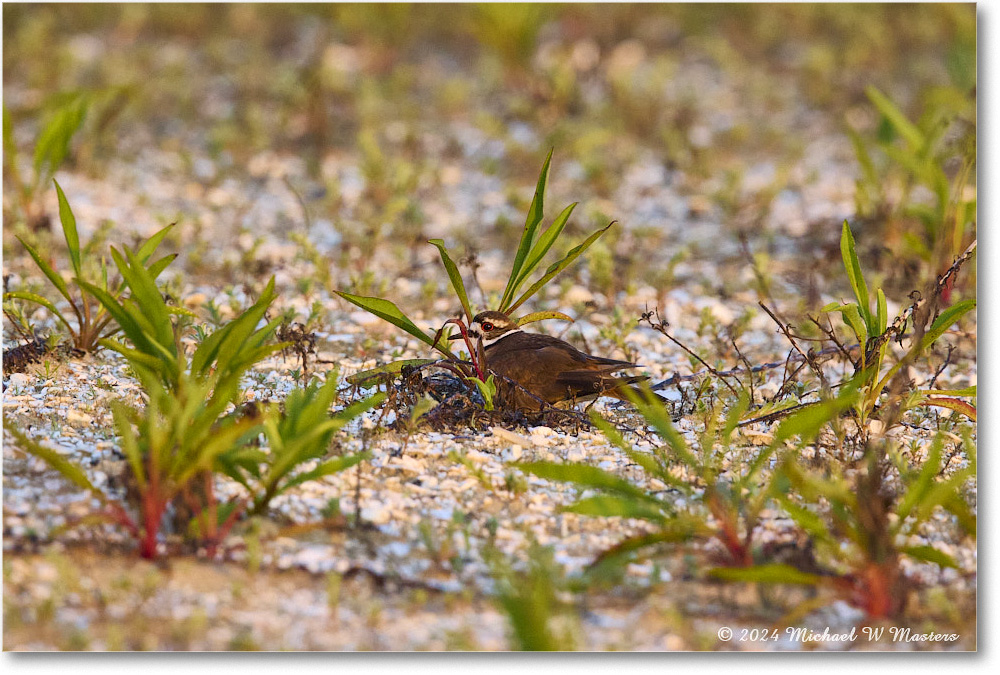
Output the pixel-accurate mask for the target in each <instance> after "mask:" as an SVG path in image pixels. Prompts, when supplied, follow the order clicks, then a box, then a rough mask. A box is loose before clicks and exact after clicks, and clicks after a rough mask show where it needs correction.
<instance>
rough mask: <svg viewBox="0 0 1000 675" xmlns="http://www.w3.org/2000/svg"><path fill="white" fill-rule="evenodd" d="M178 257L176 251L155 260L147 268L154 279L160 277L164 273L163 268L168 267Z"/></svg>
mask: <svg viewBox="0 0 1000 675" xmlns="http://www.w3.org/2000/svg"><path fill="white" fill-rule="evenodd" d="M176 257H177V254H176V253H171V254H170V255H165V256H163V257H162V258H160V259H159V260H157V261H156V262H154V263H153V264H151V265H150V266H149V267H147V268H146V269H147V270H148V271H149V276H151V277H153V278H154V279H156V278H157V277H159V276H160V274H162V273H163V270H165V269H167V265H169V264H170V263H172V262H173V261H174V259H175V258H176Z"/></svg>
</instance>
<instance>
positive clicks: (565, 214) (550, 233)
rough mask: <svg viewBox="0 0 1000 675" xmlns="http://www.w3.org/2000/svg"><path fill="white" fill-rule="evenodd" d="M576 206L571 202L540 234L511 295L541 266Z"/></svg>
mask: <svg viewBox="0 0 1000 675" xmlns="http://www.w3.org/2000/svg"><path fill="white" fill-rule="evenodd" d="M576 204H577V203H576V202H573V203H572V204H570V205H569V206H567V207H566V208H565V209H563V211H562V213H560V214H559V216H558V217H557V218H556V219H555V220H554V221H553V222H552V224H551V225H549V227H548V229H546V230H545V232H543V233H542V236H540V237H539V238H538V241H537V242H536V243H535V245H534V246H532V248H531V252H530V253H529V254H528V259H527V261H526V262H525V263H524V266H523V267H522V268H521V272H520V274H518V277H517V281H515V282H514V290H513V291H512V292H511V295H513V294H515V293H517V291H518V289H520V288H521V286H522V285H523V284H524V282H525V281H527V279H528V277H529V276H531V273H532V272H534V271H535V268H536V267H538V265H539V264H541V262H542V259H543V258H544V257H545V254H546V253H548V252H549V249H550V248H552V245H553V244H554V243H555V242H556V239H558V238H559V235H560V234H561V233H562V231H563V228H564V227H566V223H567V221H569V217H570V215H571V214H572V213H573V209H575V208H576Z"/></svg>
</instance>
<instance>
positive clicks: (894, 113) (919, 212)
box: [848, 86, 976, 272]
mask: <svg viewBox="0 0 1000 675" xmlns="http://www.w3.org/2000/svg"><path fill="white" fill-rule="evenodd" d="M866 93H867V95H868V98H869V100H870V101H871V102H872V104H873V105H874V106H875V108H876V109H877V110H878V112H879V115H880V124H879V127H878V130H877V133H876V136H875V138H874V139H873V140H871V141H867V142H866V139H864V138H863V137H862V136H861V135H860V134H859V133H858V132H857V131H855V130H854V129H852V128H850V127H848V134H849V136H850V138H851V141H852V143H853V144H854V151H855V155H856V157H857V159H858V164H859V165H860V167H861V177H860V178H859V179H858V181H857V191H856V202H857V207H858V213H859V214H860V215H862V216H865V217H871V218H874V219H877V220H879V221H883V222H885V223H886V224H887V225H886V227H887V229H888V232H886V233H885V236H886V237H887V238H888V239H890V241H891V240H893V239H895V238H897V237H901V238H902V243H903V244H905V246H906V249H908V250H909V251H911V252H913V253H915V254H917V255H918V256H919V257H920V258H921V259H923V260H925V261H927V262H929V263H931V265H932V271H933V272H939V271H940V268H941V267H943V266H944V265H945V264H947V261H948V260H949V259H951V258H953V257H954V256H956V255H958V254H959V253H960V252H961V251H962V249H963V247H964V246H966V245H967V243H968V242H967V237H968V235H969V231H970V229H972V228H974V227H975V222H976V196H975V153H976V150H975V136H976V100H975V93H966V92H959V91H957V90H948V92H947V95H945V96H938V97H936V98H935V99H934V103H933V104H932V105H929V106H928V107H927V109H926V110H925V112H924V114H923V115H922V116H921V117H920V119H919V120H917V122H913V121H911V120H910V119H909V118H908V117H907V116H906V114H905V113H903V111H901V110H900V109H899V107H898V106H896V104H894V103H893V102H892V101H891V100H890V99H889V98H888V97H886V96H885V94H883V93H882V92H881V91H879V90H878V89H876V88H875V87H873V86H870V87H868V89H867V90H866ZM956 159H957V160H958V161H959V163H960V168H959V170H958V172H957V173H955V174H954V176H953V177H949V173H950V172H951V168H950V166H949V165H951V164H954V163H955V160H956ZM921 189H923V190H924V191H926V192H925V194H927V195H929V198H923V197H920V196H918V195H919V193H920V191H921Z"/></svg>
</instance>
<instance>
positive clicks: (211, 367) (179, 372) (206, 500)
mask: <svg viewBox="0 0 1000 675" xmlns="http://www.w3.org/2000/svg"><path fill="white" fill-rule="evenodd" d="M111 254H112V257H113V258H114V261H115V264H116V265H117V267H118V270H119V272H120V273H121V275H122V277H123V278H124V280H125V283H127V284H128V287H129V288H130V289H131V291H132V294H131V297H129V298H123V299H120V298H118V297H116V296H114V295H112V294H111V293H109V292H108V291H106V290H104V289H102V288H99V287H98V286H95V285H93V284H89V283H87V282H85V281H81V282H80V284H81V287H82V288H83V289H85V290H86V291H87V292H89V293H90V294H91V295H92V296H93V297H95V298H97V299H98V301H100V302H101V304H102V305H103V307H104V309H105V310H107V312H108V313H109V314H110V315H111V316H112V317H113V318H114V320H115V321H117V322H118V325H119V326H120V327H121V329H122V332H123V333H124V335H125V337H126V338H128V340H129V341H130V342H131V346H126V345H125V344H123V343H122V342H118V341H116V340H114V339H110V338H108V339H104V340H102V342H101V344H102V345H103V346H105V347H107V348H109V349H112V350H114V351H117V352H118V353H120V354H121V355H122V356H124V357H125V358H126V360H127V361H128V363H129V366H130V368H131V369H132V371H133V372H134V373H135V374H136V376H137V377H138V378H139V380H140V382H141V384H142V387H143V390H144V391H145V393H146V396H147V397H148V402H147V404H146V407H145V408H144V409H143V410H142V411H141V412H139V411H134V410H130V409H129V408H128V407H127V406H125V405H123V404H122V403H119V402H114V403H113V406H112V410H113V413H114V419H115V427H116V430H117V432H118V435H119V437H120V438H121V444H122V451H123V452H124V454H125V456H126V458H127V460H128V469H127V471H128V474H129V476H130V477H131V482H132V483H133V484H134V486H135V488H134V489H135V491H136V494H135V495H130V497H131V499H132V502H133V503H134V507H133V508H131V509H130V508H129V507H128V506H126V505H124V504H122V503H120V502H118V501H115V500H110V499H108V498H107V497H104V496H103V494H102V493H100V491H99V490H97V489H96V488H94V486H93V485H90V483H89V481H88V480H87V479H86V475H85V474H84V473H83V471H82V469H80V467H78V466H76V465H75V464H72V463H70V462H69V460H67V459H66V458H62V457H59V458H58V459H55V458H53V456H52V451H50V450H47V449H45V448H43V447H42V446H41V445H39V444H37V443H34V442H27V439H23V435H22V436H19V437H18V439H19V440H21V441H22V443H21V445H22V447H23V448H24V449H25V450H27V451H28V452H31V453H32V454H35V455H37V456H39V457H41V458H42V459H43V460H45V461H46V462H48V463H49V464H50V465H51V466H52V467H53V468H54V469H56V470H57V471H59V472H60V473H62V474H63V476H65V477H66V478H68V479H70V480H71V481H73V482H74V483H76V484H77V485H80V486H81V487H85V488H86V489H88V490H90V491H91V492H92V493H93V494H95V496H98V495H101V496H99V499H100V500H101V502H102V504H104V506H105V515H106V516H108V517H110V518H111V519H113V520H114V521H115V522H117V523H119V524H121V525H123V526H124V527H125V528H126V529H127V530H128V531H129V532H130V533H132V535H133V536H135V537H136V538H137V539H138V541H139V551H140V554H141V555H142V556H143V557H146V558H152V557H155V556H156V554H157V543H158V535H159V532H160V528H161V526H162V524H163V516H164V514H165V513H166V511H167V508H168V506H169V505H170V504H172V503H175V502H179V501H180V500H184V501H185V502H186V503H187V505H188V506H190V507H191V508H192V511H193V517H194V518H197V519H198V520H199V521H200V522H199V525H198V528H197V530H198V532H199V534H200V538H201V539H203V540H205V541H207V542H208V543H209V545H210V546H214V544H215V543H217V542H218V541H219V539H220V538H221V537H222V536H224V534H225V532H226V530H227V529H228V527H231V525H232V524H233V523H234V522H235V518H236V516H237V515H238V511H239V510H238V509H237V508H236V507H235V505H232V506H228V507H222V506H220V505H219V504H218V503H217V502H216V500H215V498H214V493H213V478H214V472H215V470H216V461H217V460H218V459H219V457H220V456H221V455H222V454H223V453H225V452H228V451H231V450H233V449H234V448H235V447H237V446H238V445H239V444H240V441H241V440H242V439H243V438H244V437H245V436H247V435H248V434H250V433H251V431H252V430H253V429H254V428H255V427H257V426H258V422H257V421H255V420H253V419H251V418H246V417H245V418H243V419H241V420H234V419H233V418H232V417H231V416H227V411H228V408H229V406H230V405H231V404H232V403H233V402H234V401H235V400H237V397H238V395H239V380H240V377H241V376H242V375H243V373H244V372H245V371H246V370H247V369H248V368H250V367H251V366H252V365H253V364H254V363H256V362H257V361H259V360H261V359H262V358H264V357H266V356H267V355H269V354H271V353H273V352H275V351H277V350H279V349H281V347H282V346H283V345H280V344H278V345H269V344H265V343H266V341H267V339H268V338H269V337H270V336H271V335H272V334H273V332H274V330H275V328H276V327H277V324H276V322H274V321H272V322H271V323H270V324H267V325H266V326H265V327H264V328H261V329H256V326H257V324H258V323H259V321H260V320H261V318H262V317H263V316H264V313H265V312H266V311H267V308H268V307H269V306H270V304H271V303H272V302H273V301H274V298H275V291H274V280H273V279H272V280H271V282H270V283H269V284H268V286H267V288H266V289H265V290H264V292H263V293H262V295H261V297H260V299H259V300H258V301H257V302H256V303H255V304H254V305H253V306H252V307H250V308H249V309H247V310H246V311H245V312H244V313H243V314H242V315H240V316H239V317H237V318H236V319H234V320H233V321H231V322H230V323H228V324H226V325H225V326H223V327H222V328H220V329H218V330H217V331H215V332H214V333H212V334H211V335H209V336H208V337H207V338H206V339H205V340H204V341H203V342H202V343H201V344H200V345H199V346H198V348H197V349H196V350H195V351H194V353H193V355H192V357H191V359H190V360H189V359H188V357H187V356H186V354H185V352H184V349H183V348H182V347H181V346H180V341H179V337H178V335H177V334H176V331H175V328H174V326H173V324H172V323H171V320H170V314H171V311H172V310H171V308H170V307H168V306H167V304H166V302H165V301H164V299H163V296H162V294H161V293H160V291H159V289H158V288H157V287H156V282H155V277H154V275H153V274H152V273H151V272H150V270H149V269H147V268H146V267H145V265H144V264H143V261H142V260H141V259H140V257H139V254H138V253H133V252H132V251H130V250H129V249H128V248H125V249H124V254H122V253H119V252H118V250H116V249H115V248H112V249H111ZM220 516H223V517H221V518H220Z"/></svg>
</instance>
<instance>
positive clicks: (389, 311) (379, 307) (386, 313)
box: [334, 291, 440, 348]
mask: <svg viewBox="0 0 1000 675" xmlns="http://www.w3.org/2000/svg"><path fill="white" fill-rule="evenodd" d="M334 293H336V294H337V295H339V296H340V297H342V298H343V299H344V300H347V301H348V302H350V303H351V304H353V305H357V306H358V307H360V308H361V309H363V310H365V311H367V312H371V313H372V314H374V315H375V316H377V317H379V318H380V319H384V320H386V321H388V322H389V323H391V324H392V325H393V326H396V327H397V328H401V329H402V330H404V331H406V332H407V333H409V334H410V335H412V336H413V337H415V338H417V339H418V340H420V341H421V342H423V343H424V344H427V345H429V346H431V347H434V346H435V345H434V336H433V335H428V334H427V333H425V332H424V331H422V330H421V329H420V328H419V327H417V325H416V324H415V323H413V322H412V321H410V319H409V317H407V316H406V315H405V314H403V312H402V311H400V309H399V307H397V306H396V305H395V304H394V303H392V302H391V301H389V300H383V299H382V298H371V297H365V296H363V295H353V294H351V293H345V292H344V291H334ZM437 348H440V347H437Z"/></svg>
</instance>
